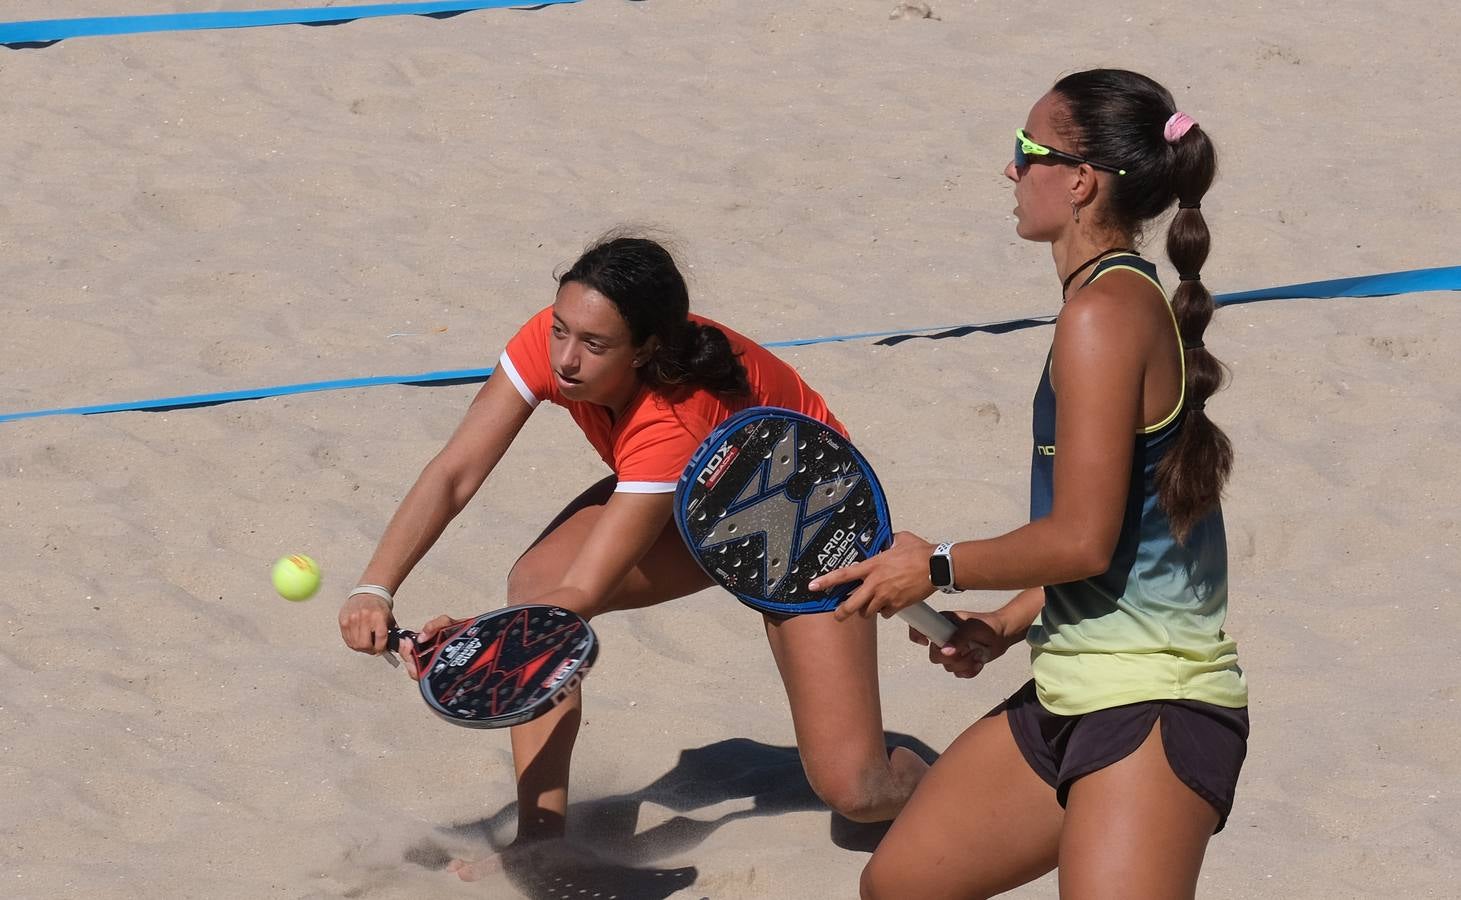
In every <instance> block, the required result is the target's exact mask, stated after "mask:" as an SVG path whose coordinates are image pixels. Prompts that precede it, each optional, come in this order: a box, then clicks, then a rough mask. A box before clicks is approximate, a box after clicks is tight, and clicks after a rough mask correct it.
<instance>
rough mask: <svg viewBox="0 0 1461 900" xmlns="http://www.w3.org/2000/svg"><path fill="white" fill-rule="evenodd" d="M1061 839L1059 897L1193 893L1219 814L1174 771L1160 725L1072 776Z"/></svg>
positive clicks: (1159, 895)
mask: <svg viewBox="0 0 1461 900" xmlns="http://www.w3.org/2000/svg"><path fill="white" fill-rule="evenodd" d="M1065 805H1066V813H1065V830H1064V832H1063V834H1062V835H1061V840H1060V894H1061V896H1062V897H1078V898H1082V900H1084V898H1101V897H1112V898H1115V897H1120V898H1131V900H1140V898H1145V897H1151V898H1177V897H1191V896H1193V895H1194V894H1195V893H1196V890H1197V875H1198V872H1199V871H1200V870H1201V868H1202V858H1203V854H1204V853H1205V852H1206V850H1207V842H1208V839H1209V838H1210V837H1211V836H1212V832H1213V829H1214V828H1216V827H1217V823H1218V812H1217V810H1216V809H1214V808H1213V807H1212V805H1211V804H1209V803H1208V802H1207V801H1206V800H1204V799H1202V798H1201V797H1199V796H1198V795H1197V794H1196V792H1194V791H1193V790H1192V789H1191V788H1190V787H1188V786H1187V785H1186V784H1184V783H1182V781H1181V780H1180V779H1179V778H1178V777H1177V775H1176V774H1175V773H1174V772H1173V771H1172V767H1171V765H1170V764H1169V763H1168V762H1167V755H1166V751H1165V749H1164V748H1163V746H1162V729H1161V722H1160V720H1158V721H1157V722H1154V723H1153V724H1152V729H1151V733H1150V734H1149V735H1148V736H1147V738H1146V739H1145V740H1144V741H1143V742H1142V744H1141V746H1139V747H1138V748H1137V749H1136V750H1135V751H1134V752H1132V753H1131V754H1130V755H1129V756H1126V757H1124V758H1123V759H1121V760H1119V761H1117V762H1114V763H1112V764H1111V765H1109V766H1107V767H1105V768H1104V769H1101V770H1099V771H1096V772H1092V773H1091V774H1090V775H1086V776H1084V777H1082V778H1080V779H1077V780H1076V782H1075V783H1074V784H1072V785H1071V788H1070V793H1069V795H1068V796H1067V797H1066V804H1065Z"/></svg>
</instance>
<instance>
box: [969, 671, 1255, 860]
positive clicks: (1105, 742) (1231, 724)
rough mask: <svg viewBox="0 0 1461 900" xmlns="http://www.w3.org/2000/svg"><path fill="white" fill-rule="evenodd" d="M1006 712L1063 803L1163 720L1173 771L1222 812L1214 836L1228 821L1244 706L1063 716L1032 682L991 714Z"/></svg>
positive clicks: (1151, 704)
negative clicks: (1076, 787) (1043, 699)
mask: <svg viewBox="0 0 1461 900" xmlns="http://www.w3.org/2000/svg"><path fill="white" fill-rule="evenodd" d="M1001 712H1006V713H1008V714H1009V723H1010V730H1011V731H1013V732H1014V735H1015V744H1017V745H1018V746H1019V748H1020V753H1022V754H1024V757H1025V761H1026V762H1028V763H1029V764H1030V767H1031V768H1032V769H1034V770H1035V772H1036V774H1038V775H1039V776H1040V777H1041V778H1042V779H1044V781H1045V783H1046V784H1048V785H1050V786H1051V787H1053V788H1055V797H1056V799H1057V800H1059V801H1060V805H1061V807H1062V808H1064V806H1065V800H1066V797H1067V796H1068V795H1069V793H1070V786H1071V785H1072V784H1074V783H1075V780H1076V779H1077V778H1080V777H1081V776H1082V775H1089V774H1091V773H1092V772H1096V771H1099V770H1101V769H1104V768H1105V767H1107V766H1109V765H1111V764H1112V763H1114V762H1117V761H1119V760H1122V759H1125V758H1126V757H1127V756H1130V755H1131V754H1132V753H1134V752H1135V751H1136V748H1137V747H1140V746H1141V743H1142V741H1144V740H1146V738H1147V736H1148V735H1150V734H1151V731H1152V723H1154V722H1156V721H1158V720H1160V721H1161V723H1162V746H1163V748H1165V750H1166V752H1167V763H1168V764H1169V765H1171V767H1172V771H1173V772H1174V773H1176V775H1177V777H1178V778H1180V779H1181V780H1182V782H1183V783H1184V784H1186V785H1187V786H1188V787H1190V788H1192V790H1194V791H1196V792H1197V795H1198V796H1199V797H1201V798H1202V799H1204V800H1206V801H1207V802H1208V803H1211V804H1212V806H1213V808H1214V809H1216V810H1217V812H1218V825H1217V828H1216V829H1214V831H1213V833H1214V834H1216V833H1217V832H1219V831H1222V830H1223V826H1224V825H1225V824H1227V821H1228V813H1229V812H1231V811H1232V809H1233V792H1234V790H1235V789H1236V788H1237V785H1238V771H1239V770H1240V769H1242V768H1243V757H1245V756H1246V755H1247V753H1248V710H1247V708H1246V707H1244V708H1241V709H1229V708H1227V707H1223V706H1214V705H1212V704H1211V703H1201V702H1198V701H1196V700H1149V701H1146V702H1143V703H1131V704H1128V705H1126V706H1113V707H1111V708H1110V709H1100V710H1096V711H1095V712H1090V713H1086V714H1085V715H1080V716H1058V715H1056V714H1055V713H1052V712H1050V711H1049V710H1047V709H1046V708H1045V707H1043V706H1041V705H1040V700H1039V698H1038V697H1036V696H1035V682H1034V680H1033V679H1032V680H1030V681H1028V682H1026V683H1025V686H1024V687H1022V688H1020V689H1019V690H1018V691H1015V693H1014V694H1012V695H1010V698H1009V699H1008V700H1006V701H1004V702H1003V703H1001V704H1000V705H999V706H996V707H995V708H994V709H992V710H990V712H989V714H988V715H990V716H994V715H998V714H999V713H1001ZM987 717H988V716H986V718H987Z"/></svg>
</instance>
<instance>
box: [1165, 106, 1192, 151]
mask: <svg viewBox="0 0 1461 900" xmlns="http://www.w3.org/2000/svg"><path fill="white" fill-rule="evenodd" d="M1196 124H1197V120H1196V119H1194V118H1192V117H1191V116H1189V115H1187V113H1185V112H1174V113H1172V118H1170V119H1168V120H1167V124H1166V126H1165V127H1163V128H1162V137H1164V138H1166V139H1167V143H1169V144H1175V143H1177V142H1178V141H1180V140H1182V135H1184V134H1186V133H1187V132H1188V131H1189V130H1190V129H1191V128H1192V126H1193V125H1196Z"/></svg>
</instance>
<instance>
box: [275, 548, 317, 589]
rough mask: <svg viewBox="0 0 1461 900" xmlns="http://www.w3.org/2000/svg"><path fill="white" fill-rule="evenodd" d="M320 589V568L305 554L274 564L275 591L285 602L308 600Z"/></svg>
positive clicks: (284, 558)
mask: <svg viewBox="0 0 1461 900" xmlns="http://www.w3.org/2000/svg"><path fill="white" fill-rule="evenodd" d="M319 589H320V567H319V565H318V564H316V563H315V561H314V560H312V559H310V558H309V557H308V556H305V555H304V554H303V553H295V554H291V555H290V556H285V557H283V558H281V559H280V560H279V561H278V562H276V563H274V590H276V591H278V592H279V596H281V597H283V598H284V599H285V600H308V599H309V598H311V597H313V596H314V595H315V591H317V590H319Z"/></svg>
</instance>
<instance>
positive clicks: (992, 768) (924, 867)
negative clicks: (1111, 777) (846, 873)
mask: <svg viewBox="0 0 1461 900" xmlns="http://www.w3.org/2000/svg"><path fill="white" fill-rule="evenodd" d="M960 685H961V686H962V685H963V682H960ZM1061 820H1062V812H1061V809H1060V804H1059V803H1058V802H1057V801H1056V799H1055V789H1054V788H1052V787H1051V786H1050V785H1048V784H1046V783H1045V782H1044V780H1042V779H1041V778H1040V776H1039V775H1037V774H1036V773H1035V770H1034V769H1032V768H1030V765H1029V763H1027V762H1026V761H1025V757H1024V755H1023V754H1021V753H1020V749H1019V747H1018V746H1017V745H1016V744H1015V739H1014V735H1013V733H1012V732H1011V731H1010V726H1009V722H1008V720H1007V718H1006V715H1005V714H1004V713H999V714H998V715H994V716H989V717H987V718H984V719H980V720H979V721H978V722H975V723H974V724H973V725H972V726H970V727H969V728H968V729H967V730H966V731H965V732H964V733H963V734H961V735H960V736H959V737H958V738H957V739H956V740H955V741H954V743H953V744H951V745H950V746H949V749H948V750H946V751H944V754H943V755H942V756H940V757H939V759H938V762H936V763H934V765H933V768H932V769H930V770H929V772H928V774H927V775H925V776H924V778H923V780H922V781H921V782H919V785H918V790H917V791H915V792H914V793H913V797H912V798H911V799H910V800H909V801H908V805H907V806H906V807H904V809H903V811H902V812H901V813H899V814H898V818H897V819H895V820H894V821H893V827H892V828H891V829H889V831H888V834H887V836H886V837H884V838H883V841H882V843H881V844H879V845H878V849H877V852H876V853H874V854H873V858H872V860H871V861H869V862H868V864H867V868H866V869H864V871H863V877H862V890H863V897H864V898H889V897H892V898H902V897H918V898H920V900H940V898H959V900H969V898H976V897H990V896H993V895H995V894H998V893H1001V892H1003V891H1007V890H1010V889H1011V888H1014V887H1017V886H1019V885H1021V884H1025V883H1026V882H1029V881H1032V880H1034V879H1035V878H1038V877H1040V876H1041V875H1043V874H1045V873H1046V872H1048V871H1050V870H1051V869H1053V868H1054V867H1055V863H1056V859H1057V854H1058V850H1059V847H1060V832H1061Z"/></svg>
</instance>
